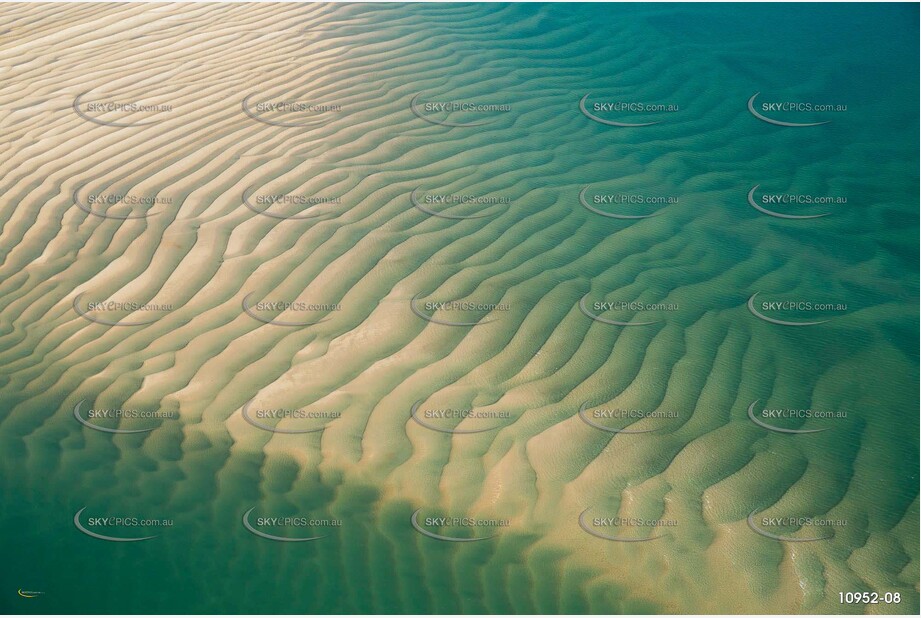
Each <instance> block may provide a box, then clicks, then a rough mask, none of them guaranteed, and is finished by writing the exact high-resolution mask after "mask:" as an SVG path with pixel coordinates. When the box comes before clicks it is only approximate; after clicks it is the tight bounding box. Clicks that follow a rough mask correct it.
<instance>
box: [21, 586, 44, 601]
mask: <svg viewBox="0 0 921 618" xmlns="http://www.w3.org/2000/svg"><path fill="white" fill-rule="evenodd" d="M16 593H17V594H18V595H19V596H21V597H22V598H24V599H34V598H35V597H39V596H41V595H43V594H45V593H44V592H39V591H37V590H23V589H22V588H20V589H19V590H17V591H16Z"/></svg>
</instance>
